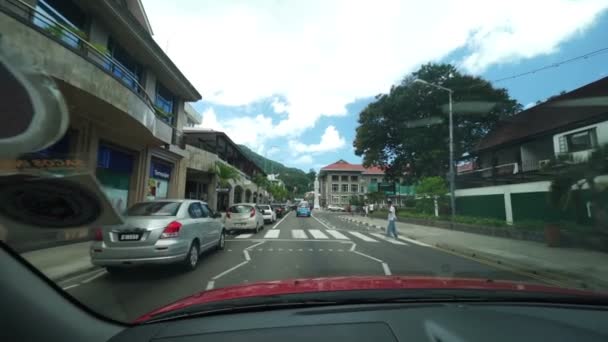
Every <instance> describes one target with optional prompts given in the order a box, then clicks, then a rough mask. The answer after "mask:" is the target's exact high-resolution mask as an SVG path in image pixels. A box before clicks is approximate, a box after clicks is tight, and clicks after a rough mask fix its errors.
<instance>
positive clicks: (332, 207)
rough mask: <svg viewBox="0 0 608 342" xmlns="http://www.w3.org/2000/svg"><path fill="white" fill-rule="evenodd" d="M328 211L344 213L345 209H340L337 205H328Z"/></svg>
mask: <svg viewBox="0 0 608 342" xmlns="http://www.w3.org/2000/svg"><path fill="white" fill-rule="evenodd" d="M327 210H329V211H344V208H342V207H339V206H337V205H328V206H327Z"/></svg>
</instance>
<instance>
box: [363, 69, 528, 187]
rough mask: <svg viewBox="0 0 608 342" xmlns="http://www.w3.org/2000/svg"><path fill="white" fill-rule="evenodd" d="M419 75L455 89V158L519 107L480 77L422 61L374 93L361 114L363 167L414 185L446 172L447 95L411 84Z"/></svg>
mask: <svg viewBox="0 0 608 342" xmlns="http://www.w3.org/2000/svg"><path fill="white" fill-rule="evenodd" d="M417 78H419V79H422V80H425V81H427V82H430V83H434V84H437V85H440V86H443V87H446V88H449V89H452V90H453V103H454V110H453V119H454V146H455V147H454V150H455V151H454V156H455V158H457V157H458V156H460V155H462V153H464V152H469V151H471V150H472V149H473V148H474V147H475V145H476V144H477V143H478V142H479V140H480V139H481V138H482V137H483V136H484V135H485V134H487V133H488V132H489V131H490V130H491V129H492V128H494V127H495V126H496V124H497V123H498V122H499V121H500V120H502V119H504V118H507V117H509V116H512V115H514V114H515V113H517V112H519V111H521V109H522V106H521V105H520V104H519V103H517V101H515V100H514V99H512V98H511V97H510V96H509V94H508V92H507V90H506V89H502V88H494V87H492V85H491V84H490V83H489V82H487V81H485V80H483V79H482V78H479V77H475V76H470V75H465V74H463V73H461V72H460V71H458V70H457V69H456V68H455V67H454V66H452V65H449V64H426V65H423V66H422V67H420V69H418V70H417V71H415V72H413V73H412V74H411V75H408V76H406V77H405V78H404V79H403V81H402V82H401V83H400V84H399V85H397V86H393V87H392V88H391V90H390V92H389V93H388V94H380V95H377V96H376V99H375V101H374V102H372V103H370V104H369V105H368V106H367V107H366V108H365V109H364V110H363V111H362V112H361V113H360V115H359V120H358V123H359V126H358V127H357V132H356V137H355V140H354V143H353V145H354V148H355V154H356V155H358V156H363V164H364V165H365V166H371V165H375V166H380V167H383V168H385V169H386V173H387V176H388V178H392V179H396V178H399V177H401V178H405V181H406V182H410V183H413V182H415V181H417V180H418V179H420V178H422V177H426V176H442V177H443V176H445V174H446V173H447V171H448V164H449V163H448V161H449V146H448V141H449V125H448V110H447V104H448V93H447V91H444V90H440V89H436V88H434V87H431V86H429V85H427V84H421V83H417V82H414V80H415V79H417Z"/></svg>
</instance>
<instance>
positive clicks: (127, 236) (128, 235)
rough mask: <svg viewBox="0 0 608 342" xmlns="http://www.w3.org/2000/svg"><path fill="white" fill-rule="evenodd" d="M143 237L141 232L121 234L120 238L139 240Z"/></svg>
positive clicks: (122, 239) (121, 239)
mask: <svg viewBox="0 0 608 342" xmlns="http://www.w3.org/2000/svg"><path fill="white" fill-rule="evenodd" d="M140 238H141V234H120V235H118V240H120V241H138V240H139V239H140Z"/></svg>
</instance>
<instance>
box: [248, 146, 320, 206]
mask: <svg viewBox="0 0 608 342" xmlns="http://www.w3.org/2000/svg"><path fill="white" fill-rule="evenodd" d="M239 148H240V149H241V150H242V151H243V153H244V154H245V155H246V156H247V157H248V158H249V159H251V160H253V162H254V163H256V164H257V165H258V166H259V167H260V168H261V169H262V170H264V172H266V173H267V174H270V173H278V174H279V178H280V179H281V180H282V181H283V182H284V183H285V187H286V188H287V189H288V190H289V191H290V192H293V190H294V187H295V188H297V191H296V193H295V194H294V195H295V196H296V197H299V196H302V195H303V194H304V193H305V192H306V191H310V190H312V182H313V180H312V179H310V178H309V177H310V176H308V175H307V174H306V172H304V171H302V170H300V169H298V168H295V167H287V166H285V165H283V164H281V163H279V162H276V161H274V160H270V159H267V158H264V157H263V156H261V155H259V154H257V153H255V152H253V151H252V150H250V149H249V148H248V147H247V146H245V145H239ZM309 185H310V187H309Z"/></svg>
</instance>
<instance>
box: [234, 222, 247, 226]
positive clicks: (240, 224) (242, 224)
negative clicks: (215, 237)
mask: <svg viewBox="0 0 608 342" xmlns="http://www.w3.org/2000/svg"><path fill="white" fill-rule="evenodd" d="M234 225H235V226H245V225H247V223H235V224H234Z"/></svg>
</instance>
